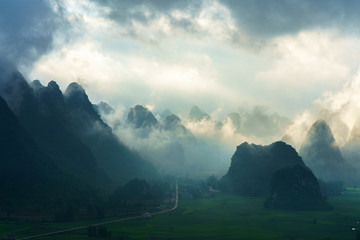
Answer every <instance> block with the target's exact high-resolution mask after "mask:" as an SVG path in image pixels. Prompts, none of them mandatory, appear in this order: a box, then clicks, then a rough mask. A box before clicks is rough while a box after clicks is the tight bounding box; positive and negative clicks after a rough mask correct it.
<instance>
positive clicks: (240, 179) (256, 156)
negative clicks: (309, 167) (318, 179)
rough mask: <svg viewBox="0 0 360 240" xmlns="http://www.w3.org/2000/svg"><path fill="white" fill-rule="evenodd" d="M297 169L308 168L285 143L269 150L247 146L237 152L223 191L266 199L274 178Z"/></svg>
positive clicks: (257, 146)
mask: <svg viewBox="0 0 360 240" xmlns="http://www.w3.org/2000/svg"><path fill="white" fill-rule="evenodd" d="M294 165H301V166H304V162H303V161H302V159H301V157H300V156H299V155H298V154H297V152H296V151H295V149H294V148H293V147H291V146H290V145H287V144H286V143H284V142H274V143H272V144H270V145H267V146H261V145H255V144H248V143H247V142H245V143H243V144H241V145H239V146H238V147H237V148H236V152H235V153H234V155H233V156H232V158H231V165H230V168H229V170H228V172H227V174H226V175H225V176H224V177H223V178H222V188H223V190H224V191H228V192H234V193H237V194H241V195H250V196H264V195H267V194H269V193H270V189H271V185H270V183H271V179H272V176H273V174H274V173H275V172H276V171H277V170H279V169H282V168H285V167H289V166H294Z"/></svg>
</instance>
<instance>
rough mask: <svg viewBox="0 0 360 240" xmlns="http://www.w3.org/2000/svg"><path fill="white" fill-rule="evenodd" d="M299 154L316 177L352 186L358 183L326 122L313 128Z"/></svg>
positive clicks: (319, 122)
mask: <svg viewBox="0 0 360 240" xmlns="http://www.w3.org/2000/svg"><path fill="white" fill-rule="evenodd" d="M299 154H300V156H301V157H302V158H303V160H304V162H305V163H306V165H307V166H308V167H310V169H311V170H312V171H313V172H314V174H315V176H316V177H318V178H320V179H322V180H324V181H344V182H345V183H346V184H347V185H350V186H353V184H355V183H356V182H357V176H356V175H357V174H356V170H355V169H354V168H353V167H352V166H351V165H350V164H349V163H348V162H346V161H345V160H344V158H343V156H342V154H341V152H340V149H339V146H338V145H337V143H336V141H335V139H334V136H333V134H332V132H331V129H330V127H329V125H328V124H327V123H326V121H324V120H318V121H316V122H315V123H314V124H313V125H312V126H311V128H310V130H309V131H308V133H307V135H306V137H305V140H304V142H303V144H302V146H301V148H300V152H299Z"/></svg>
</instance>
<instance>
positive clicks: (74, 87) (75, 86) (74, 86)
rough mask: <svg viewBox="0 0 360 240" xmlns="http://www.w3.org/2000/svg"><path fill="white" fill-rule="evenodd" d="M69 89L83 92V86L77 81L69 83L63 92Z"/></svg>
mask: <svg viewBox="0 0 360 240" xmlns="http://www.w3.org/2000/svg"><path fill="white" fill-rule="evenodd" d="M70 91H77V92H85V90H84V88H83V87H82V86H81V85H80V84H78V83H77V82H72V83H70V84H69V86H68V87H67V88H66V91H65V93H66V92H70Z"/></svg>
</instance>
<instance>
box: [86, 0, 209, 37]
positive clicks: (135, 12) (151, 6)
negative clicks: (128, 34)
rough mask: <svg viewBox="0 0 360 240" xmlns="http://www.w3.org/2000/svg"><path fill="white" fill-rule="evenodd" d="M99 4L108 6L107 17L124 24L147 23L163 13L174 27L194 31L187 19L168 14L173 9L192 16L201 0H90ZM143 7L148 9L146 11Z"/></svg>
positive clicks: (195, 13) (194, 14) (199, 5)
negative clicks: (134, 21) (133, 22)
mask: <svg viewBox="0 0 360 240" xmlns="http://www.w3.org/2000/svg"><path fill="white" fill-rule="evenodd" d="M91 1H93V2H95V3H97V4H99V5H101V6H105V7H109V9H110V12H109V14H108V16H107V17H109V18H110V19H112V20H114V21H116V22H118V23H121V24H124V23H130V22H131V21H132V20H136V21H138V22H141V23H143V24H147V23H149V22H150V21H151V20H153V19H155V18H156V17H157V16H158V14H165V15H167V16H168V17H169V19H170V21H171V24H172V25H173V26H175V27H180V28H183V29H186V30H187V31H190V32H195V31H196V30H195V29H194V28H193V26H192V23H191V22H190V21H189V20H188V19H174V18H173V17H171V16H170V13H171V11H173V10H182V11H186V12H187V13H188V14H190V16H191V17H192V18H194V17H195V16H196V15H197V14H198V13H199V11H200V9H201V7H202V5H203V1H191V0H172V1H168V0H151V1H149V0H123V1H117V0H105V1H102V0H91ZM144 8H145V9H146V10H148V11H147V12H146V13H145V12H144V11H143V10H144Z"/></svg>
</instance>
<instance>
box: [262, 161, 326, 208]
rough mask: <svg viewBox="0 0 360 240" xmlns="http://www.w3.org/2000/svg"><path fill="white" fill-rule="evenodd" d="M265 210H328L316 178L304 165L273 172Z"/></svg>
mask: <svg viewBox="0 0 360 240" xmlns="http://www.w3.org/2000/svg"><path fill="white" fill-rule="evenodd" d="M264 205H265V207H266V208H275V209H291V210H330V209H332V208H331V206H330V205H329V204H328V203H327V202H326V200H325V198H324V197H323V196H322V195H321V192H320V186H319V182H318V180H317V178H316V177H315V175H314V174H313V173H312V171H311V170H310V169H309V168H308V167H306V166H304V165H294V166H291V167H285V168H282V169H280V170H278V171H276V172H275V174H274V175H273V178H272V180H271V193H270V196H269V197H268V198H267V199H266V201H265V204H264Z"/></svg>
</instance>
